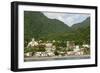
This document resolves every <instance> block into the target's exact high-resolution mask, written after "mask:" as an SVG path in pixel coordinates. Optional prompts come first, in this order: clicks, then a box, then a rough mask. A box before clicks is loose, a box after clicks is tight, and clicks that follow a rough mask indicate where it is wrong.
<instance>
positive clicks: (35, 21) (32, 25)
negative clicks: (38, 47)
mask: <svg viewBox="0 0 100 73" xmlns="http://www.w3.org/2000/svg"><path fill="white" fill-rule="evenodd" d="M33 37H34V38H35V39H36V40H44V41H47V40H59V41H67V40H69V41H75V44H82V43H83V42H85V43H88V44H89V43H90V18H87V19H86V20H84V21H83V22H82V23H78V24H74V25H73V26H72V27H68V26H67V25H66V24H64V23H63V22H61V21H59V20H56V19H48V18H47V17H46V16H44V15H43V14H42V13H41V12H31V11H25V12H24V40H25V42H29V41H31V39H32V38H33ZM25 45H27V43H25Z"/></svg>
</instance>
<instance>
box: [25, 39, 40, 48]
mask: <svg viewBox="0 0 100 73" xmlns="http://www.w3.org/2000/svg"><path fill="white" fill-rule="evenodd" d="M38 45H39V44H38V42H36V41H35V39H34V38H32V41H31V42H29V43H28V45H27V48H28V47H29V46H31V47H34V46H38Z"/></svg>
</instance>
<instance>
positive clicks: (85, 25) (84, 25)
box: [71, 17, 90, 29]
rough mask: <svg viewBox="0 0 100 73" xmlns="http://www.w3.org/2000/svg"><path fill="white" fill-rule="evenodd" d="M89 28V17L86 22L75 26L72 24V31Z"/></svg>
mask: <svg viewBox="0 0 100 73" xmlns="http://www.w3.org/2000/svg"><path fill="white" fill-rule="evenodd" d="M88 26H90V17H88V18H87V19H86V20H84V21H83V22H81V23H77V24H74V25H72V27H71V28H72V29H78V28H85V27H88Z"/></svg>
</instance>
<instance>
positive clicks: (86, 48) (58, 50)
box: [24, 38, 90, 57]
mask: <svg viewBox="0 0 100 73" xmlns="http://www.w3.org/2000/svg"><path fill="white" fill-rule="evenodd" d="M24 51H25V52H24V57H64V56H83V55H90V45H89V44H82V45H81V46H80V45H75V42H74V41H65V42H63V43H62V42H61V41H55V40H52V41H45V42H43V41H42V40H39V41H36V40H35V39H34V38H32V40H31V41H30V42H29V43H28V45H27V47H26V48H25V49H24Z"/></svg>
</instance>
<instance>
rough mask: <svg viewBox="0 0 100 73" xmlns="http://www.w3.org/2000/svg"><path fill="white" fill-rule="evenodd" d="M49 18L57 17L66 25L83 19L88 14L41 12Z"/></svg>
mask: <svg viewBox="0 0 100 73" xmlns="http://www.w3.org/2000/svg"><path fill="white" fill-rule="evenodd" d="M42 13H43V14H44V15H45V16H46V17H48V18H49V19H58V20H60V21H62V22H64V23H65V24H67V25H68V26H72V25H73V24H76V23H80V22H82V21H84V20H85V19H86V18H87V17H89V16H90V15H89V14H76V13H54V12H42Z"/></svg>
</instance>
